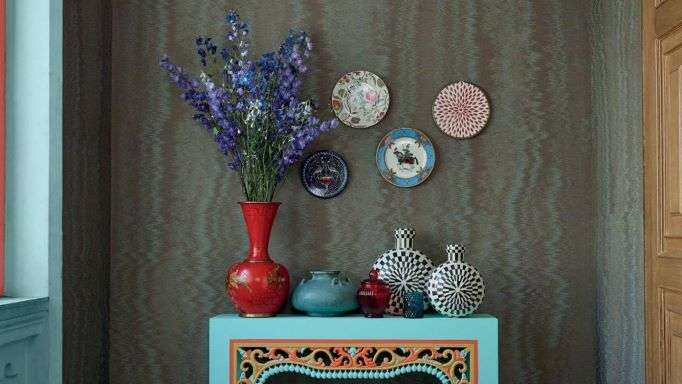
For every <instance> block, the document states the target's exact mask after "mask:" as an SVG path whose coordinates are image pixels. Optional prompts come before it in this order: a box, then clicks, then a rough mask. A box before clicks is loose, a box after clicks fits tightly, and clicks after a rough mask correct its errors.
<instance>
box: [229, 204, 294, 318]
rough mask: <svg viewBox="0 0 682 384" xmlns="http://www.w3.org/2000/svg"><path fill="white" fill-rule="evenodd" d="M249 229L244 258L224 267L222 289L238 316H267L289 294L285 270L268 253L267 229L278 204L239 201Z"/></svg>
mask: <svg viewBox="0 0 682 384" xmlns="http://www.w3.org/2000/svg"><path fill="white" fill-rule="evenodd" d="M239 205H241V208H242V213H243V214H244V221H245V222H246V228H247V230H248V232H249V254H248V256H247V257H246V260H244V261H242V262H239V263H237V264H234V265H232V266H231V267H230V268H229V269H228V270H227V276H226V277H225V286H226V287H225V289H226V290H227V295H228V296H229V297H230V300H232V304H234V306H235V308H236V309H237V311H238V312H239V314H240V315H242V316H245V317H269V316H274V315H275V314H277V312H279V310H280V309H281V308H282V306H283V305H284V303H285V302H286V299H287V296H288V295H289V272H288V271H287V269H286V268H284V266H283V265H281V264H278V263H275V262H274V261H272V259H270V255H269V254H268V243H269V242H270V230H271V229H272V224H273V222H274V220H275V216H276V215H277V209H278V208H279V205H280V203H261V202H243V203H239Z"/></svg>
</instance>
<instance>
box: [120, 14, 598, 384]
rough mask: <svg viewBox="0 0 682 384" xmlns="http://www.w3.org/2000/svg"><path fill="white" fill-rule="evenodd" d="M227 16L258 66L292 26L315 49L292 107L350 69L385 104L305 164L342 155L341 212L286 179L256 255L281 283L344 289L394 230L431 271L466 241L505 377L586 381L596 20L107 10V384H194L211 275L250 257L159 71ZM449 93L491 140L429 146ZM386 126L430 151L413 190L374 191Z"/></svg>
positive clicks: (218, 175) (219, 294)
mask: <svg viewBox="0 0 682 384" xmlns="http://www.w3.org/2000/svg"><path fill="white" fill-rule="evenodd" d="M230 7H237V8H238V9H239V10H240V12H241V14H242V15H243V16H244V17H245V18H246V19H247V20H249V21H250V22H251V23H252V30H253V35H254V50H255V51H256V52H262V51H263V50H265V49H273V48H275V47H276V46H277V44H278V42H279V41H280V39H281V38H283V36H284V35H285V33H286V31H287V30H288V29H289V28H290V27H294V26H298V27H302V28H304V29H305V30H307V31H309V32H310V33H311V34H312V37H313V39H314V41H315V42H316V49H315V52H314V57H313V59H312V62H311V65H310V67H311V68H313V71H312V72H311V73H310V75H309V77H308V79H307V90H308V92H309V93H310V94H312V95H315V96H317V97H319V98H320V99H321V101H322V105H323V106H326V103H327V100H328V97H329V95H330V92H331V89H332V87H333V85H334V83H335V81H336V79H337V78H338V77H339V76H340V75H341V74H343V73H344V72H346V71H350V70H354V69H368V70H371V71H373V72H376V73H378V74H380V75H381V76H382V77H383V78H384V79H385V80H386V82H387V84H388V86H389V88H390V91H391V107H390V110H389V114H388V116H387V118H386V119H385V120H384V121H382V122H381V123H380V124H379V125H378V126H375V127H373V128H371V129H368V130H353V129H350V128H340V129H339V130H337V131H336V132H334V133H333V134H330V135H328V136H327V137H325V138H324V139H322V140H320V141H319V142H318V143H317V144H316V146H315V148H313V149H320V148H329V149H333V150H336V151H339V152H341V153H343V154H344V155H345V157H346V160H347V161H348V162H349V166H350V172H351V174H350V175H351V181H350V185H349V187H348V189H347V190H346V192H344V194H342V195H341V196H340V197H338V198H336V199H333V200H329V201H322V200H317V199H315V198H313V197H311V196H309V195H308V194H307V193H306V192H304V191H303V189H302V188H301V185H300V182H299V180H298V176H297V171H298V170H297V169H295V170H293V171H292V172H291V173H290V175H289V178H288V179H287V181H286V183H285V184H284V185H283V187H282V189H281V191H280V192H279V195H278V199H279V200H280V201H283V202H284V204H283V206H282V208H281V210H280V215H279V218H278V221H277V223H276V225H275V228H274V233H273V236H272V255H273V256H274V257H275V258H276V259H277V260H279V261H282V262H283V263H285V264H286V265H287V266H288V267H289V268H290V271H291V273H292V275H293V276H292V277H293V279H294V281H295V280H298V279H299V278H301V277H302V276H303V275H304V274H305V272H306V271H307V270H309V269H312V268H333V269H341V270H343V271H346V272H347V273H348V274H349V275H350V276H351V277H352V278H354V279H356V280H359V279H360V278H362V277H363V276H364V275H365V273H366V271H367V269H368V268H369V266H370V265H371V263H372V261H373V260H374V258H375V257H376V255H377V254H379V253H380V252H381V251H382V250H384V249H386V248H389V247H391V246H392V244H393V240H392V234H391V231H392V228H394V227H395V226H398V225H412V226H414V227H415V228H416V229H417V232H418V233H417V240H416V245H417V247H419V248H421V249H422V250H424V251H425V252H426V253H427V254H429V255H430V256H432V257H433V259H434V260H435V261H436V262H441V261H443V260H444V258H445V256H444V250H443V247H444V246H445V244H446V243H447V242H452V241H460V242H464V243H466V244H468V245H469V247H470V249H471V251H472V252H471V256H469V258H468V259H469V261H471V262H472V263H473V264H475V265H476V266H477V267H478V268H479V269H480V271H481V273H482V274H483V276H484V278H485V280H486V283H487V287H488V291H487V297H486V300H485V302H484V304H483V306H482V308H481V311H482V312H488V313H491V314H493V315H496V316H498V317H499V318H500V326H501V329H500V335H501V355H500V357H501V378H502V379H503V380H504V381H505V382H509V383H549V382H551V383H592V382H594V381H595V380H596V367H595V362H594V360H595V356H597V350H596V348H597V341H596V331H595V288H596V273H595V268H596V261H595V260H596V257H595V249H594V244H595V242H594V227H595V225H596V222H595V209H596V206H595V196H596V189H595V188H596V186H595V184H596V182H595V177H594V161H595V158H594V155H593V154H594V150H595V145H594V143H593V141H594V138H595V135H594V132H593V130H592V127H591V125H590V122H591V120H590V112H591V107H590V97H591V91H590V87H589V84H590V80H591V75H590V65H591V62H590V54H591V51H590V39H589V22H590V15H591V11H592V9H591V3H590V2H588V1H568V2H567V1H563V0H547V1H542V2H538V1H499V0H486V1H452V2H434V1H423V2H408V1H404V2H393V1H388V0H387V1H381V2H379V1H374V2H366V1H335V2H318V1H307V2H306V1H297V2H292V3H285V2H262V1H251V2H249V1H240V2H225V1H203V2H188V1H180V0H173V1H171V0H167V1H155V2H146V1H145V2H141V1H134V0H115V1H113V7H112V10H113V15H112V17H113V23H112V103H111V108H112V110H111V113H112V137H111V150H112V159H111V161H112V170H111V172H112V179H111V190H112V195H111V207H112V213H111V216H112V217H111V220H112V238H111V301H110V303H111V313H110V316H111V321H110V336H111V350H110V351H111V359H110V377H111V381H112V382H113V383H127V382H139V383H142V382H147V383H151V382H192V383H201V382H205V381H206V373H207V366H206V364H207V356H206V354H207V345H206V341H207V319H208V317H209V316H210V315H212V314H215V313H218V312H225V311H230V310H231V308H230V305H229V304H228V302H227V300H226V299H225V297H224V296H223V273H224V268H225V267H226V266H227V265H228V264H230V263H232V262H234V261H236V260H238V259H240V258H242V257H243V256H244V253H245V250H246V240H247V239H246V236H245V231H244V226H243V224H242V220H241V217H240V213H239V211H238V207H237V204H236V202H237V201H238V200H240V199H241V195H240V188H239V185H238V181H237V178H236V175H234V174H231V173H227V172H226V170H225V162H224V160H223V159H222V158H221V156H220V154H219V153H218V151H217V149H216V148H215V145H214V144H213V143H212V140H211V138H210V137H209V135H208V134H207V133H205V132H204V131H203V130H202V129H201V128H199V127H197V126H195V124H194V123H193V122H192V121H191V120H190V118H189V116H190V114H191V112H190V110H189V109H188V107H187V106H185V105H184V104H183V103H182V102H181V101H180V100H179V98H178V93H177V90H176V89H174V88H173V87H172V86H171V85H169V84H168V82H167V80H166V77H165V75H164V74H163V73H162V72H161V70H160V69H158V67H157V64H156V63H157V59H158V56H159V55H161V54H162V53H163V52H168V53H169V54H170V56H171V57H172V58H173V59H174V60H175V61H177V62H179V63H185V64H187V65H186V66H187V67H188V68H192V69H196V68H198V66H197V65H195V64H196V63H197V60H196V59H195V57H194V56H193V54H192V51H193V39H194V37H195V36H196V35H198V34H212V35H216V36H218V35H220V33H221V31H222V26H221V25H220V23H221V21H222V14H221V13H222V11H224V10H226V9H228V8H230ZM190 63H191V64H190ZM459 79H466V80H470V81H472V82H474V83H478V84H480V85H481V86H482V87H483V88H484V89H485V90H486V91H487V92H488V94H489V95H490V97H491V99H492V107H493V116H492V120H491V122H490V125H489V126H488V128H487V129H486V130H485V131H484V132H483V134H481V135H480V136H478V137H476V138H475V139H472V140H465V141H457V140H454V139H451V138H448V137H447V136H445V135H443V134H441V133H440V132H439V131H438V129H437V128H436V127H435V125H434V124H433V122H432V119H431V116H430V110H431V103H432V100H433V98H434V96H435V95H436V94H437V92H438V91H439V90H440V89H441V88H442V87H443V86H444V85H446V84H447V83H449V82H452V81H455V80H459ZM324 113H325V114H328V113H329V111H328V110H327V108H325V111H324ZM399 126H411V127H414V128H418V129H420V130H422V131H424V132H425V133H427V134H428V135H429V136H430V137H431V139H432V141H433V142H434V145H435V147H436V150H437V155H438V162H437V164H436V169H435V171H434V173H433V174H432V175H431V177H430V179H429V180H428V181H427V182H426V183H424V184H423V185H421V186H419V187H416V188H413V189H397V188H395V187H393V186H391V185H390V184H388V183H386V182H385V181H383V180H382V178H381V176H380V175H379V173H378V171H377V170H376V167H375V164H374V152H375V149H376V145H377V142H378V141H379V139H380V138H381V137H382V136H383V135H384V134H385V133H386V132H387V131H389V130H391V129H393V128H395V127H399Z"/></svg>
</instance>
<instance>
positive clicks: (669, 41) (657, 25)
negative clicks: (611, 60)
mask: <svg viewBox="0 0 682 384" xmlns="http://www.w3.org/2000/svg"><path fill="white" fill-rule="evenodd" d="M642 11H643V13H642V61H643V63H642V74H643V101H644V103H643V107H644V109H643V116H644V121H643V123H644V198H645V205H644V226H645V228H644V229H645V231H644V233H645V235H644V236H645V237H644V243H645V275H646V284H645V296H646V304H645V305H646V348H647V352H646V355H645V356H646V378H647V383H652V384H682V0H664V1H654V2H652V1H651V0H642Z"/></svg>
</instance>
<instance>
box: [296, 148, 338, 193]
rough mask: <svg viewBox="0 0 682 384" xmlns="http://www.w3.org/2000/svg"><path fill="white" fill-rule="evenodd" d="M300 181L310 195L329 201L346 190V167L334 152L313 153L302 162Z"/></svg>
mask: <svg viewBox="0 0 682 384" xmlns="http://www.w3.org/2000/svg"><path fill="white" fill-rule="evenodd" d="M301 181H302V182H303V187H305V189H306V191H308V192H310V194H311V195H313V196H315V197H319V198H321V199H329V198H332V197H335V196H338V195H339V194H340V193H341V192H343V190H344V189H346V185H347V184H348V166H347V165H346V161H345V160H344V159H343V157H341V155H339V154H338V153H336V152H333V151H319V152H315V153H313V154H312V155H310V156H308V157H307V158H306V159H305V160H304V161H303V165H302V166H301Z"/></svg>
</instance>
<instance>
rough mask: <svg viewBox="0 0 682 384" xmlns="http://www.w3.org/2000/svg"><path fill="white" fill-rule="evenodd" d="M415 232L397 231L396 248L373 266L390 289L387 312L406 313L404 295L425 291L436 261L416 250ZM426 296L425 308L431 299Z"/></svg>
mask: <svg viewBox="0 0 682 384" xmlns="http://www.w3.org/2000/svg"><path fill="white" fill-rule="evenodd" d="M414 236H415V231H414V229H412V228H397V229H396V230H395V239H396V242H395V249H391V250H388V251H386V252H384V253H383V254H382V255H381V256H379V258H378V259H377V261H376V262H374V265H373V266H372V269H376V270H378V271H379V278H380V279H381V280H383V281H385V282H386V283H388V286H389V287H390V288H391V300H390V301H389V303H388V307H386V313H388V314H391V315H402V314H403V303H404V300H403V296H404V294H405V293H407V292H411V291H422V292H426V283H427V282H428V281H429V277H430V276H431V272H432V271H433V263H432V262H431V260H429V258H428V257H426V255H424V254H423V253H422V252H420V251H418V250H415V249H413V245H414ZM426 297H427V295H426V294H425V295H424V309H427V308H428V305H429V302H428V300H427V299H426Z"/></svg>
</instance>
